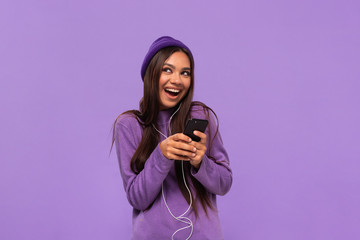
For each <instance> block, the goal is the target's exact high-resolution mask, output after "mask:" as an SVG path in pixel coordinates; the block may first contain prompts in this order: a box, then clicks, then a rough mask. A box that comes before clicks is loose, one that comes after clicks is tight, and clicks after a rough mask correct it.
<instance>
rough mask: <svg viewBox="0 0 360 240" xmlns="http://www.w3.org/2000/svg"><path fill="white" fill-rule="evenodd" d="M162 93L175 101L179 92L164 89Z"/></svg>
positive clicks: (178, 90) (174, 89) (177, 90)
mask: <svg viewBox="0 0 360 240" xmlns="http://www.w3.org/2000/svg"><path fill="white" fill-rule="evenodd" d="M164 91H165V94H166V96H167V97H169V98H170V99H175V98H176V97H177V96H178V95H179V94H180V92H181V90H180V89H176V88H165V89H164Z"/></svg>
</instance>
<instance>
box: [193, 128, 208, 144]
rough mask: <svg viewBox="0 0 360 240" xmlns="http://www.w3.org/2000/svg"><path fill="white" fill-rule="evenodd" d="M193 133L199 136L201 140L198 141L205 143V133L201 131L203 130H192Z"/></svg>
mask: <svg viewBox="0 0 360 240" xmlns="http://www.w3.org/2000/svg"><path fill="white" fill-rule="evenodd" d="M193 133H194V135H196V136H198V137H199V138H201V141H200V142H205V143H206V134H205V133H203V132H200V131H196V130H195V131H194V132H193Z"/></svg>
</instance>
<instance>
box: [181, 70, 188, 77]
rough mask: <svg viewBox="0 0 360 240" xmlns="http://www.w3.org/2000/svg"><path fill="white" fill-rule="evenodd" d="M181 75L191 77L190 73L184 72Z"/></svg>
mask: <svg viewBox="0 0 360 240" xmlns="http://www.w3.org/2000/svg"><path fill="white" fill-rule="evenodd" d="M181 74H182V75H184V76H186V77H190V71H183V72H182V73H181Z"/></svg>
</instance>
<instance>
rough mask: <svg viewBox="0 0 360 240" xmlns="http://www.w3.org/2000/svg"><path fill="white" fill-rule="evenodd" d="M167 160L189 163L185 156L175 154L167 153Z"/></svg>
mask: <svg viewBox="0 0 360 240" xmlns="http://www.w3.org/2000/svg"><path fill="white" fill-rule="evenodd" d="M168 158H169V159H172V160H182V161H190V158H188V157H186V156H181V155H177V154H173V153H169V157H168Z"/></svg>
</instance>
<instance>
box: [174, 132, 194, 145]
mask: <svg viewBox="0 0 360 240" xmlns="http://www.w3.org/2000/svg"><path fill="white" fill-rule="evenodd" d="M171 138H172V140H174V141H184V142H188V143H189V142H191V141H192V140H191V138H190V137H189V136H186V135H185V134H183V133H176V134H174V135H172V136H171Z"/></svg>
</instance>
